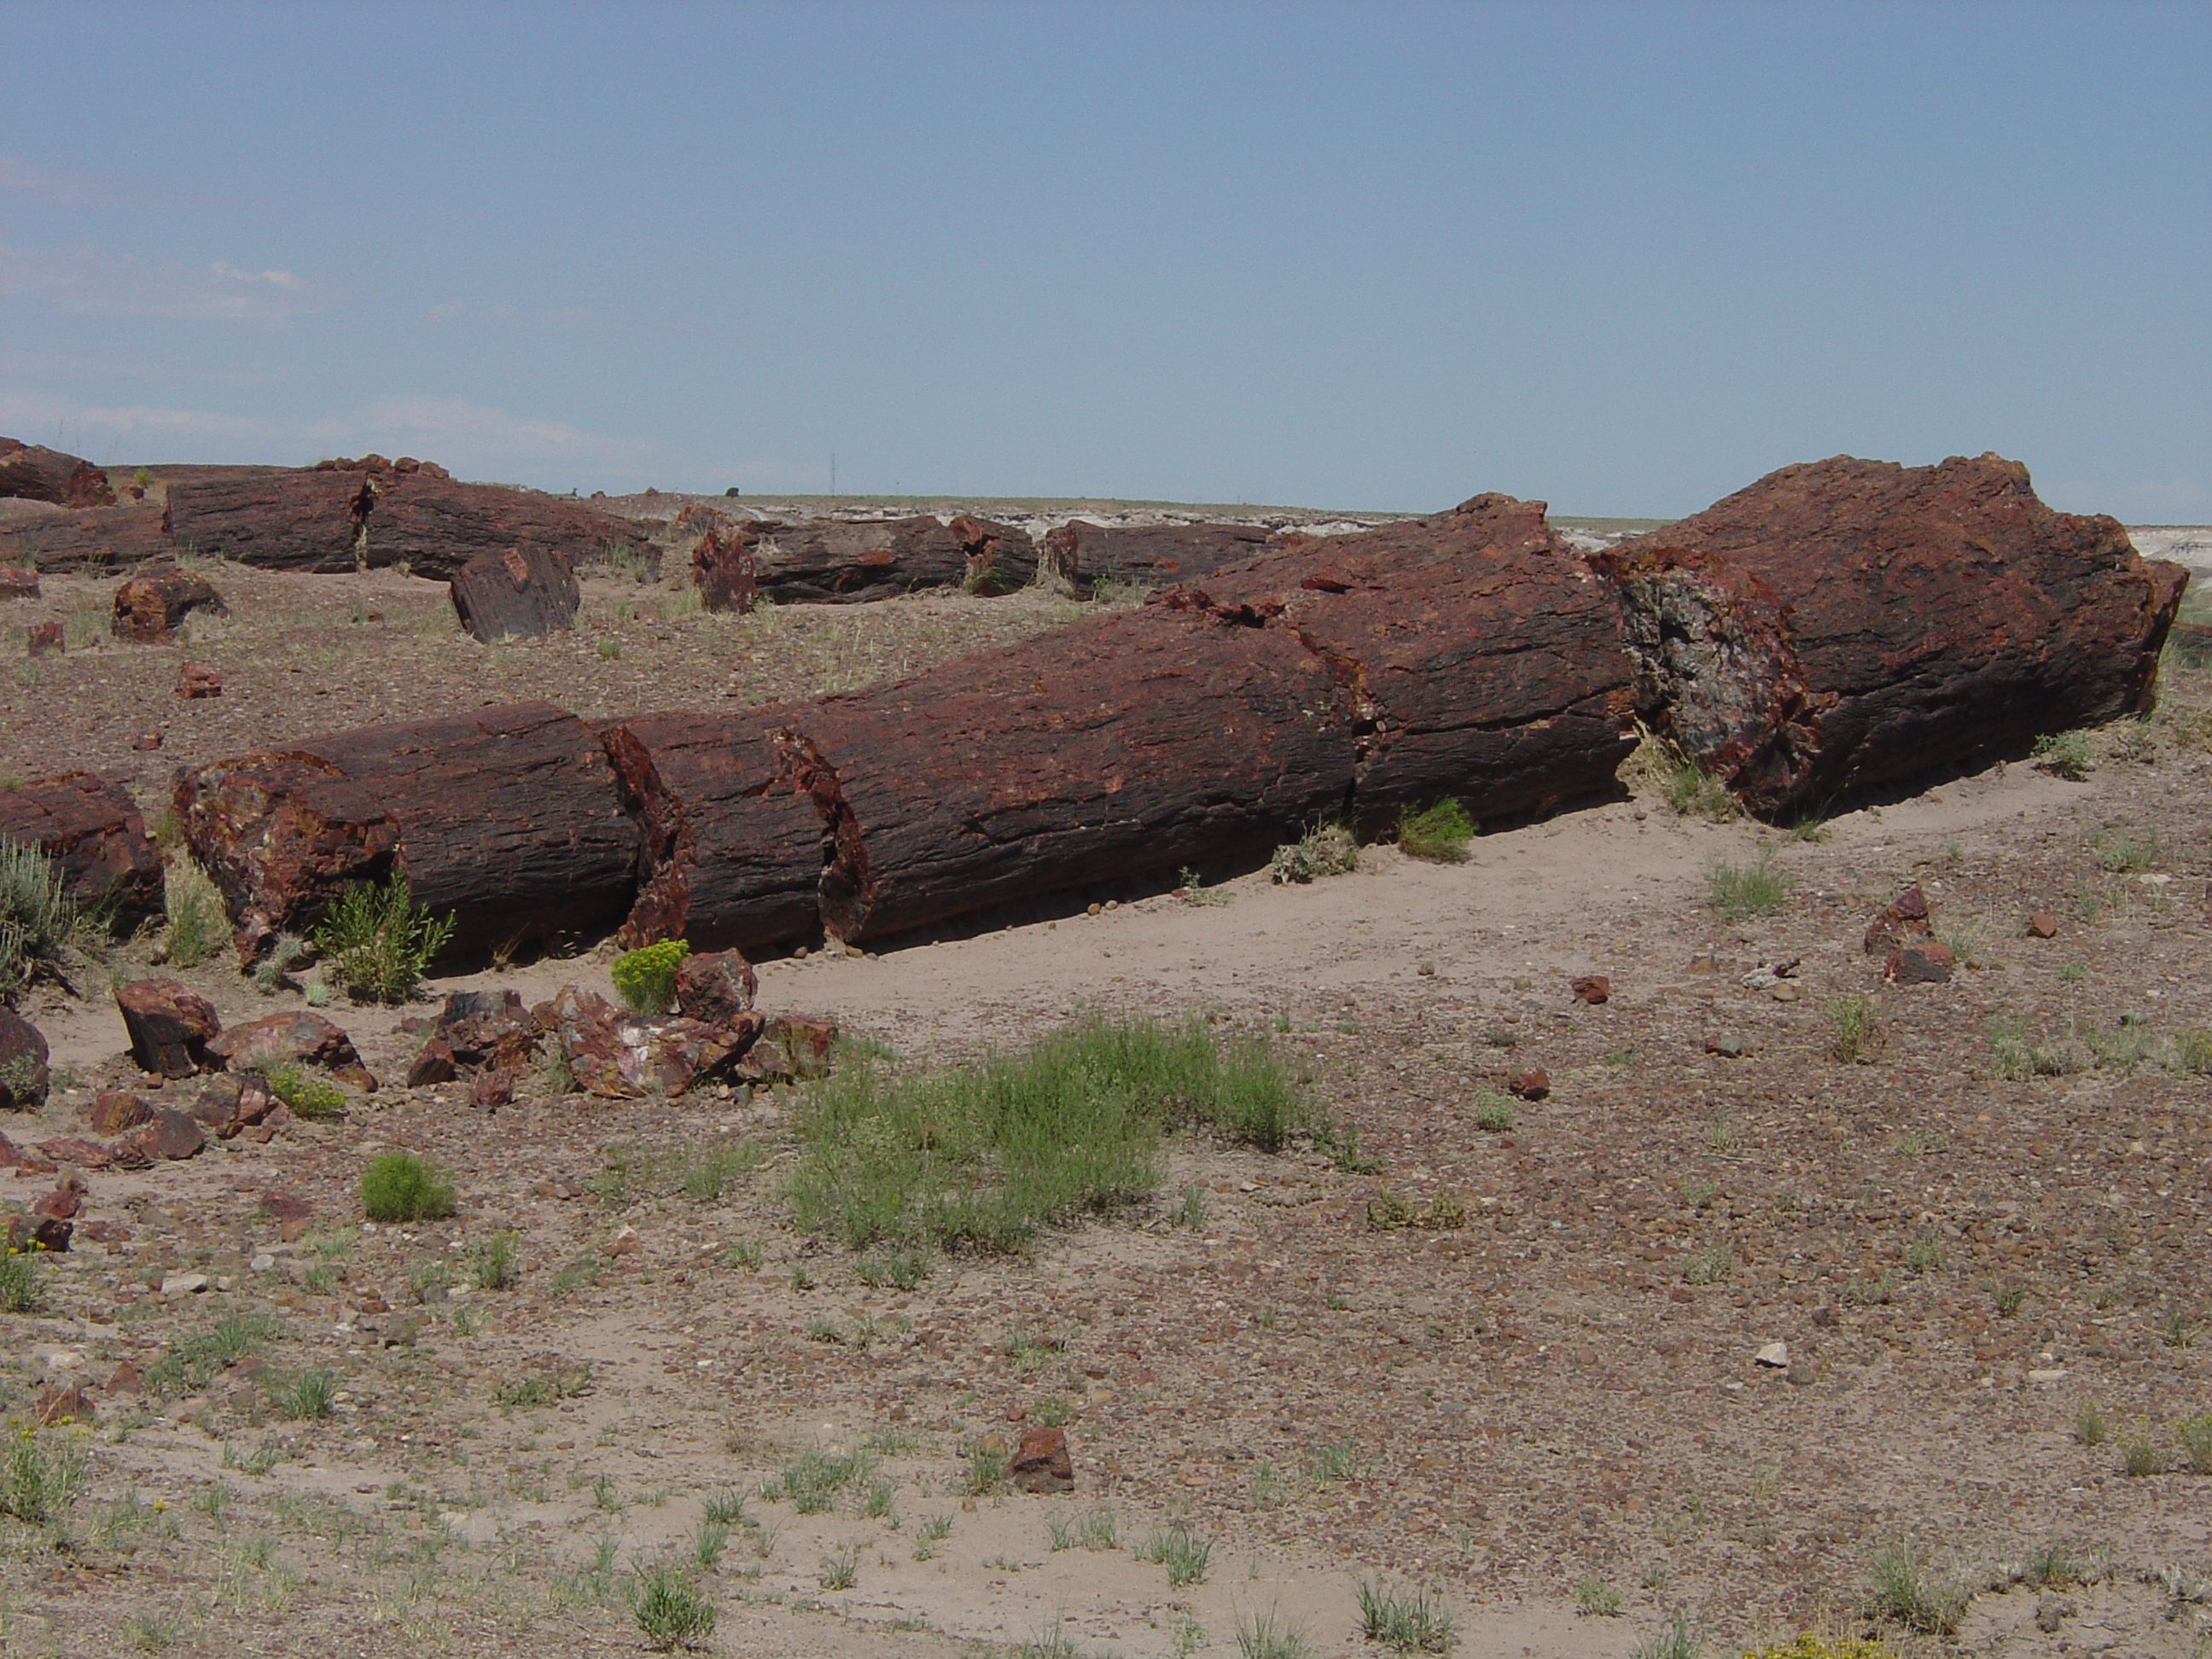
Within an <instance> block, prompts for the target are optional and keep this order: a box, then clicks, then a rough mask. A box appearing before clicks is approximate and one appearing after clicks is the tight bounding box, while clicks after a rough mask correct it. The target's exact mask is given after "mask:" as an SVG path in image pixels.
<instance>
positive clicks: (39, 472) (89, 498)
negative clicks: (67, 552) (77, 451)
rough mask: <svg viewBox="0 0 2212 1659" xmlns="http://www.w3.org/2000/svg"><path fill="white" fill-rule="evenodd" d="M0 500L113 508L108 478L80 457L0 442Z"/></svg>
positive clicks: (12, 441) (17, 441) (18, 442)
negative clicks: (10, 497) (2, 498)
mask: <svg viewBox="0 0 2212 1659" xmlns="http://www.w3.org/2000/svg"><path fill="white" fill-rule="evenodd" d="M0 496H15V497H20V498H21V499H22V500H25V501H52V503H53V504H54V505H55V506H56V507H112V506H114V505H115V490H114V489H113V488H112V486H111V485H110V484H109V483H108V481H107V474H106V473H105V472H103V471H101V470H100V468H98V467H96V466H94V465H93V464H92V463H91V462H90V461H88V460H86V459H84V458H83V457H82V455H68V454H64V453H62V452H61V451H60V450H58V449H47V448H46V447H43V446H41V445H38V444H27V443H25V442H24V441H22V440H21V439H20V438H0Z"/></svg>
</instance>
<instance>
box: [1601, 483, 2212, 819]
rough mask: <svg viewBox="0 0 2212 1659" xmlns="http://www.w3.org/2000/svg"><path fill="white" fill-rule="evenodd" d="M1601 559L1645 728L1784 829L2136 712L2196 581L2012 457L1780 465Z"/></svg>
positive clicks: (2146, 692) (1746, 803)
mask: <svg viewBox="0 0 2212 1659" xmlns="http://www.w3.org/2000/svg"><path fill="white" fill-rule="evenodd" d="M1599 557H1600V560H1601V563H1602V564H1603V566H1604V567H1605V568H1607V570H1608V571H1610V573H1611V574H1612V575H1613V580H1614V581H1615V582H1616V584H1617V585H1618V587H1619V590H1620V602H1621V608H1622V611H1623V615H1624V617H1625V619H1626V629H1627V640H1628V644H1629V647H1630V650H1631V652H1632V654H1633V656H1634V658H1635V659H1636V666H1637V679H1638V695H1639V698H1640V700H1641V702H1642V703H1643V705H1644V711H1645V718H1647V719H1648V720H1650V721H1651V722H1652V724H1653V725H1654V726H1655V727H1656V729H1658V730H1659V731H1661V732H1662V733H1664V734H1665V735H1666V736H1668V737H1669V738H1672V739H1673V740H1674V742H1676V743H1677V744H1680V746H1681V748H1682V749H1683V750H1685V751H1686V753H1687V754H1688V755H1689V756H1690V757H1692V759H1694V760H1695V761H1697V763H1699V765H1700V766H1703V767H1705V769H1707V770H1709V771H1711V772H1714V773H1715V774H1717V775H1719V776H1720V777H1721V778H1722V779H1723V780H1724V781H1726V782H1727V784H1728V786H1729V788H1730V789H1732V790H1733V791H1735V794H1736V795H1737V797H1738V798H1739V799H1741V800H1742V801H1743V802H1744V804H1745V805H1747V806H1748V807H1750V808H1751V809H1752V810H1753V811H1758V812H1762V813H1768V814H1773V813H1780V812H1785V811H1791V810H1794V809H1797V808H1801V807H1803V806H1805V805H1810V804H1813V803H1817V802H1820V801H1822V800H1825V799H1829V798H1831V797H1832V796H1834V795H1837V794H1838V793H1843V792H1844V791H1847V790H1850V789H1855V788H1858V787H1865V786H1869V785H1873V784H1878V783H1882V782H1886V781H1892V780H1895V779H1899V778H1905V777H1909V776H1912V775H1917V774H1924V773H1927V772H1930V771H1933V770H1935V769H1939V768H1942V767H1946V766H1954V765H1959V764H1962V763H1971V762H1973V761H1977V760H1980V759H1983V758H1984V757H1991V758H1993V757H2002V756H2003V755H2006V754H2008V753H2016V752H2021V751H2023V750H2025V749H2026V748H2027V744H2028V743H2029V742H2030V740H2031V739H2033V738H2034V737H2035V736H2037V735H2038V734H2039V733H2042V732H2057V731H2063V730H2065V729H2067V728H2069V727H2072V726H2088V725H2093V724H2095V723H2098V722H2100V721H2103V720H2112V719H2113V718H2115V717H2117V716H2118V715H2121V714H2128V713H2130V712H2133V711H2135V710H2137V709H2140V708H2142V707H2143V706H2144V703H2145V702H2146V700H2147V699H2148V696H2149V694H2150V690H2151V685H2152V681H2153V677H2154V674H2155V672H2156V668H2157V662H2158V653H2159V647H2160V645H2161V644H2162V643H2163V642H2164V641H2165V638H2166V629H2167V626H2168V624H2169V623H2171V622H2172V617H2173V612H2174V609H2175V607H2176V606H2177V605H2179V603H2180V598H2181V591H2182V588H2183V586H2185V583H2186V581H2187V573H2186V572H2185V570H2184V569H2183V568H2182V567H2180V566H2179V565H2172V564H2164V563H2155V562H2147V561H2145V560H2144V559H2142V557H2141V556H2139V555H2137V553H2136V550H2135V549H2134V547H2133V546H2132V545H2130V543H2129V541H2128V538H2127V532H2126V531H2125V530H2124V529H2123V528H2122V527H2121V526H2120V525H2119V524H2118V522H2117V521H2116V520H2112V519H2109V518H2105V517H2102V516H2098V517H2081V516H2077V515H2075V514H2073V513H2055V512H2053V511H2052V510H2051V508H2049V507H2045V505H2044V504H2043V502H2041V501H2039V500H2038V499H2037V498H2036V495H2035V492H2034V490H2033V487H2032V486H2031V485H2030V483H2029V482H2028V476H2027V469H2026V468H2025V467H2023V466H2021V465H2019V464H2018V463H2016V462H2013V461H2008V460H2005V459H2002V458H2001V457H1998V456H1996V455H1983V456H1981V457H1979V458H1978V459H1972V460H1969V459H1964V458H1962V457H1958V456H1954V457H1953V458H1952V459H1949V460H1947V461H1944V462H1943V463H1942V464H1941V465H1936V466H1917V467H1905V466H1899V465H1894V464H1893V463H1891V462H1887V461H1863V460H1857V459H1853V458H1851V457H1850V456H1837V457H1835V458H1834V459H1830V460H1826V461H1815V462H1812V463H1809V464H1807V465H1799V466H1788V467H1784V468H1783V469H1782V470H1781V471H1778V472H1773V473H1770V474H1768V475H1767V476H1766V477H1764V478H1762V479H1760V480H1759V482H1758V483H1754V484H1753V485H1752V486H1751V487H1750V488H1748V489H1742V490H1739V491H1737V492H1736V494H1735V495H1730V496H1729V497H1728V498H1727V499H1726V500H1724V501H1718V502H1716V503H1715V504H1714V505H1713V506H1711V507H1708V508H1706V509H1705V511H1704V512H1702V513H1698V514H1696V515H1695V516H1694V517H1692V518H1688V519H1685V520H1681V521H1680V523H1678V524H1674V525H1670V526H1668V527H1667V528H1666V529H1664V530H1661V531H1656V532H1653V533H1652V534H1650V535H1648V536H1644V537H1639V538H1636V539H1635V540H1633V541H1629V542H1624V543H1622V544H1620V546H1618V547H1616V548H1613V549H1612V550H1610V551H1609V552H1607V553H1605V554H1602V555H1601V556H1599Z"/></svg>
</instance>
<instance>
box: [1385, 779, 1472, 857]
mask: <svg viewBox="0 0 2212 1659" xmlns="http://www.w3.org/2000/svg"><path fill="white" fill-rule="evenodd" d="M1475 829H1476V825H1475V822H1474V819H1473V818H1470V817H1468V815H1467V808H1465V807H1464V806H1462V805H1460V804H1459V802H1458V801H1457V800H1456V799H1454V798H1453V797H1451V796H1449V795H1446V796H1445V797H1444V798H1443V799H1442V800H1438V801H1432V802H1431V803H1430V804H1429V805H1426V806H1423V807H1419V808H1416V807H1414V806H1413V805H1412V803H1410V802H1408V803H1407V805H1404V806H1401V807H1400V808H1399V809H1398V850H1399V851H1400V852H1401V853H1404V854H1407V856H1409V857H1412V858H1417V859H1425V860H1428V861H1429V862H1430V863H1431V864H1465V863H1466V862H1467V859H1468V845H1469V843H1471V842H1473V841H1474V835H1475Z"/></svg>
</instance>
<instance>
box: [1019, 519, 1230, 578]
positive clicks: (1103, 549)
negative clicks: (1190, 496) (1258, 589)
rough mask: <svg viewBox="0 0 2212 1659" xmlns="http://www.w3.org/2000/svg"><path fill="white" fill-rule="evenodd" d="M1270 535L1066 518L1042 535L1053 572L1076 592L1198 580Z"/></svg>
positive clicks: (1213, 526)
mask: <svg viewBox="0 0 2212 1659" xmlns="http://www.w3.org/2000/svg"><path fill="white" fill-rule="evenodd" d="M1268 535H1269V532H1267V530H1266V529H1264V528H1263V527H1262V526H1259V525H1252V524H1146V525H1104V524H1092V523H1091V521H1090V520H1087V519H1071V520H1068V521H1067V522H1066V524H1064V525H1060V526H1056V527H1055V528H1054V529H1051V530H1048V531H1047V532H1045V538H1044V556H1045V562H1046V563H1047V564H1048V565H1049V566H1050V567H1051V568H1052V570H1053V573H1054V574H1055V575H1057V576H1059V577H1060V578H1061V579H1062V580H1065V581H1066V582H1068V583H1069V584H1070V585H1072V586H1073V587H1074V588H1075V590H1076V591H1077V592H1079V593H1088V592H1091V586H1092V585H1093V584H1095V583H1097V582H1101V581H1126V582H1139V583H1141V584H1143V585H1144V586H1146V587H1158V586H1163V585H1164V584H1167V583H1170V582H1188V581H1199V580H1204V579H1205V578H1206V577H1208V576H1211V575H1212V574H1213V573H1214V572H1215V571H1217V570H1218V569H1220V568H1222V567H1223V566H1225V565H1231V564H1237V563H1241V562H1243V561H1244V560H1247V559H1252V558H1256V557H1258V556H1260V555H1261V553H1264V552H1265V551H1267V541H1268Z"/></svg>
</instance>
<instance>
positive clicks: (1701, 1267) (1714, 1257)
mask: <svg viewBox="0 0 2212 1659" xmlns="http://www.w3.org/2000/svg"><path fill="white" fill-rule="evenodd" d="M1734 1272H1735V1245H1734V1244H1732V1243H1729V1242H1728V1241H1727V1240H1726V1239H1723V1240H1721V1241H1719V1242H1718V1243H1712V1244H1707V1245H1705V1247H1703V1248H1702V1249H1695V1250H1692V1251H1691V1252H1690V1254H1689V1255H1686V1256H1684V1257H1683V1258H1682V1277H1683V1278H1684V1279H1686V1280H1687V1281H1688V1282H1689V1283H1691V1284H1692V1285H1717V1284H1719V1283H1720V1282H1721V1280H1723V1279H1726V1278H1727V1277H1728V1276H1729V1274H1730V1273H1734Z"/></svg>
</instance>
